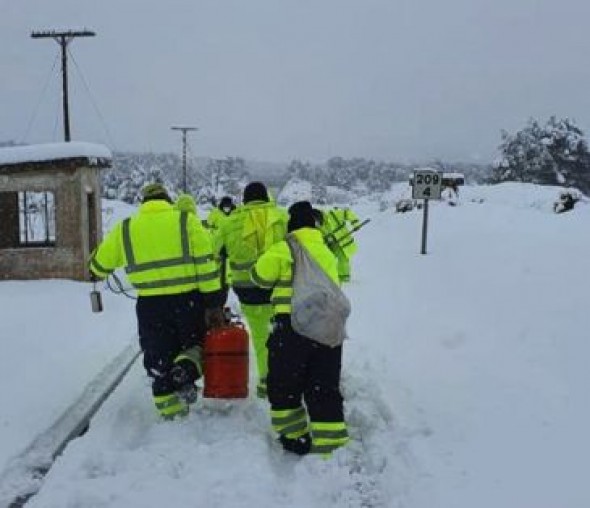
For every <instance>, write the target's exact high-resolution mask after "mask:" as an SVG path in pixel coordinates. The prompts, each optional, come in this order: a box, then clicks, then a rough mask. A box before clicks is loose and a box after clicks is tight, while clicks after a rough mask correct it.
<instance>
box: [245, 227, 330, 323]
mask: <svg viewBox="0 0 590 508" xmlns="http://www.w3.org/2000/svg"><path fill="white" fill-rule="evenodd" d="M292 234H293V235H294V236H295V237H296V238H297V240H298V241H299V242H300V243H301V244H302V245H303V246H304V248H306V249H307V251H308V252H309V254H310V255H311V257H312V258H313V260H314V261H315V262H316V263H317V264H318V265H319V266H320V268H321V269H322V270H323V271H324V272H325V273H326V275H327V276H328V277H329V278H330V279H331V280H332V281H333V282H334V283H336V284H339V278H338V261H337V260H336V258H335V257H334V254H332V252H331V251H330V249H328V247H327V246H326V244H325V243H324V241H323V239H322V234H321V232H320V231H318V230H317V229H314V228H301V229H297V230H296V231H294V232H293V233H292ZM292 267H293V256H292V255H291V251H290V249H289V246H288V245H287V242H285V241H282V242H279V243H277V244H275V245H273V246H272V247H271V248H270V249H269V250H268V251H267V252H265V253H264V254H263V255H262V256H260V258H259V259H258V261H257V262H256V264H255V265H254V266H253V268H252V270H251V276H252V281H253V282H255V283H256V285H257V286H260V287H261V288H265V289H272V294H271V298H270V301H271V303H272V306H273V312H274V314H275V315H276V314H291V298H292V297H293V270H292Z"/></svg>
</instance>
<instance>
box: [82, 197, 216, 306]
mask: <svg viewBox="0 0 590 508" xmlns="http://www.w3.org/2000/svg"><path fill="white" fill-rule="evenodd" d="M120 267H125V272H126V273H127V278H128V279H129V282H130V283H131V284H132V285H133V287H134V288H135V289H136V290H137V293H138V295H140V296H153V295H171V294H179V293H185V292H188V291H193V290H200V291H201V292H203V293H209V292H213V291H217V290H219V289H220V287H221V286H220V282H219V271H218V269H217V266H216V264H215V261H214V259H213V251H212V246H211V238H210V236H209V233H208V232H207V231H206V230H205V229H204V228H203V227H201V225H200V224H199V223H198V219H196V218H195V216H194V215H192V214H188V213H186V212H179V211H178V210H175V209H174V208H173V207H172V206H171V205H170V204H169V203H167V202H166V201H163V200H155V201H148V202H147V203H144V204H143V205H141V206H140V208H139V212H138V213H137V214H136V215H134V216H132V217H131V218H128V219H125V220H124V221H122V222H120V223H118V224H117V225H116V226H115V227H114V228H113V229H112V230H111V231H110V232H109V233H108V234H107V236H106V237H105V238H104V239H103V241H102V242H101V244H100V245H99V246H98V248H97V249H96V251H95V252H94V253H93V255H92V256H91V259H90V269H91V270H92V272H94V274H96V275H97V276H98V277H102V278H104V277H107V276H108V275H109V274H110V273H111V272H113V271H114V270H115V269H117V268H120Z"/></svg>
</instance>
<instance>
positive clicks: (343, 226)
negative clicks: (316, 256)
mask: <svg viewBox="0 0 590 508" xmlns="http://www.w3.org/2000/svg"><path fill="white" fill-rule="evenodd" d="M322 216H323V218H324V223H323V224H322V226H321V228H320V229H321V231H322V234H323V235H324V239H325V240H326V243H327V244H328V246H329V247H330V249H331V250H332V251H333V252H334V253H337V254H340V253H342V254H344V255H345V256H346V258H347V259H350V258H351V257H352V256H353V255H354V253H355V252H356V251H357V245H356V243H355V241H354V236H353V234H351V233H350V228H349V227H348V225H349V224H350V225H351V226H352V227H355V226H357V225H358V224H360V220H359V218H358V216H357V215H356V214H355V213H354V212H353V211H352V210H350V209H349V208H332V209H330V210H323V211H322Z"/></svg>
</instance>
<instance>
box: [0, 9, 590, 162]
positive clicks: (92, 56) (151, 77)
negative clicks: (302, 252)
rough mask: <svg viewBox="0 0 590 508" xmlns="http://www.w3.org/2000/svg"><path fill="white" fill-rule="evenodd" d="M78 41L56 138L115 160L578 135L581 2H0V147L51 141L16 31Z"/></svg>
mask: <svg viewBox="0 0 590 508" xmlns="http://www.w3.org/2000/svg"><path fill="white" fill-rule="evenodd" d="M81 27H87V28H89V29H92V30H94V31H96V33H97V36H96V37H94V38H86V39H76V40H75V41H73V42H72V44H71V45H70V46H69V51H70V53H71V55H72V57H73V58H71V59H70V60H69V65H70V73H69V76H70V93H71V97H70V107H71V128H72V138H73V139H74V140H83V141H93V142H99V143H105V144H107V145H108V146H109V147H111V148H113V149H117V150H153V151H179V150H180V134H179V133H177V132H173V131H171V130H170V126H172V125H196V126H198V127H199V128H200V130H199V131H198V132H197V133H194V134H192V135H189V141H190V150H191V153H192V154H194V155H206V156H213V157H222V156H226V155H234V156H242V157H246V158H254V159H259V160H269V161H287V160H290V159H292V158H295V157H299V158H303V159H307V160H314V161H321V160H325V159H327V158H329V157H331V156H335V155H340V156H344V157H353V156H360V157H368V158H374V159H381V160H397V161H404V160H406V161H407V160H417V159H419V160H424V159H430V158H435V157H440V158H444V159H453V160H466V161H478V160H479V161H482V162H488V161H490V160H491V159H492V158H493V157H494V156H495V155H496V147H497V145H498V143H499V140H500V135H499V131H500V129H502V128H505V129H507V130H509V131H514V130H516V129H518V128H520V127H522V126H523V125H524V124H525V122H526V120H527V118H528V117H530V116H533V117H537V118H539V119H541V120H545V119H546V118H547V117H548V116H550V115H552V114H555V115H558V116H560V117H564V116H568V117H571V118H574V119H575V120H577V122H578V124H579V125H580V126H581V127H582V128H583V129H584V130H585V131H586V132H587V133H588V128H589V127H590V1H589V0H167V1H158V2H154V1H147V0H51V1H49V0H0V79H1V83H0V141H2V140H15V141H25V142H49V141H60V140H61V139H63V127H62V123H61V122H62V119H61V81H60V74H59V71H60V63H59V61H56V57H57V55H58V52H59V46H58V44H57V43H55V42H53V41H52V40H50V39H47V40H33V39H31V38H30V32H31V30H34V29H35V30H37V29H48V28H57V29H66V28H75V29H78V28H81ZM53 65H55V67H54V68H53V72H52V66H53ZM46 83H47V86H46Z"/></svg>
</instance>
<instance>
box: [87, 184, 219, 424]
mask: <svg viewBox="0 0 590 508" xmlns="http://www.w3.org/2000/svg"><path fill="white" fill-rule="evenodd" d="M142 194H143V202H142V204H141V206H140V207H139V210H138V212H137V213H136V214H135V215H133V216H131V217H130V218H127V219H125V220H123V221H121V222H119V223H118V224H116V225H115V226H114V227H113V229H112V230H111V231H110V232H109V233H108V234H107V235H106V236H105V238H104V239H103V240H102V242H101V243H100V245H99V246H98V247H97V248H96V250H95V251H94V252H93V253H92V255H91V258H90V270H91V272H92V273H93V274H94V276H96V277H98V278H105V277H107V276H108V275H109V274H111V273H112V272H113V271H114V270H115V269H117V268H121V267H124V268H125V271H126V274H127V278H128V280H129V282H130V283H131V284H132V285H133V287H134V288H135V289H136V291H137V295H138V296H137V304H136V312H137V321H138V331H139V341H140V345H141V349H142V351H143V365H144V367H145V369H146V371H147V374H148V375H149V376H150V377H151V378H153V382H152V393H153V397H154V403H155V405H156V408H157V410H158V411H159V413H160V415H161V416H162V417H164V418H166V419H171V418H174V417H175V416H178V415H185V414H186V413H187V412H188V404H189V403H191V402H194V401H195V400H196V389H195V381H196V380H197V379H198V378H199V377H200V376H201V372H202V366H201V360H202V346H203V340H204V333H205V331H206V327H205V326H201V325H199V323H198V321H199V320H203V319H205V320H206V321H207V322H208V325H209V327H214V326H218V325H220V324H221V323H222V322H223V312H222V309H221V308H220V302H219V297H220V281H219V272H218V270H217V266H216V264H215V261H214V259H213V251H212V245H211V238H210V235H209V233H208V232H207V230H206V229H205V228H203V227H202V226H201V225H199V224H198V219H197V218H196V217H195V215H193V214H190V213H186V212H181V211H179V210H178V209H176V208H175V207H174V206H173V205H172V202H171V199H170V197H169V195H168V193H167V191H166V189H165V188H164V187H163V186H162V185H160V184H149V185H147V186H146V187H144V189H143V191H142ZM201 307H204V309H205V310H202V309H201Z"/></svg>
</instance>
